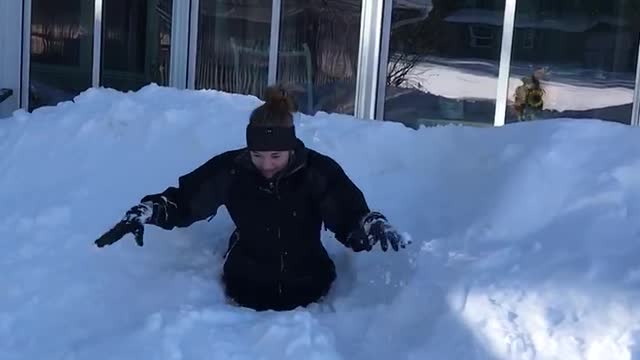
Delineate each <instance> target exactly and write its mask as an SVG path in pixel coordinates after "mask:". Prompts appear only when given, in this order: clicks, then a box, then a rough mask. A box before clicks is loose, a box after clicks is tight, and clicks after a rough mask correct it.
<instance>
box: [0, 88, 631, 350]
mask: <svg viewBox="0 0 640 360" xmlns="http://www.w3.org/2000/svg"><path fill="white" fill-rule="evenodd" d="M258 103H259V102H258V100H257V99H255V98H252V97H245V96H240V95H230V94H223V93H219V92H215V91H180V90H175V89H166V88H159V87H157V86H148V87H145V88H143V89H142V90H141V91H139V92H137V93H130V94H123V93H119V92H115V91H111V90H95V89H93V90H88V91H87V92H85V93H83V94H81V95H80V96H79V97H78V98H77V99H76V103H70V102H68V103H63V104H60V105H59V106H57V107H55V108H54V107H49V108H42V109H39V110H37V111H35V112H34V113H32V114H27V113H24V112H17V113H16V114H15V115H14V116H13V117H11V118H7V119H2V120H1V121H0V189H2V191H1V192H0V204H2V206H1V207H0V274H1V275H0V291H1V293H0V358H1V359H3V360H33V359H50V360H72V359H73V360H80V359H87V360H107V359H171V360H182V359H184V360H187V359H188V360H192V359H193V360H197V359H356V360H357V359H367V360H368V359H563V360H570V359H592V360H602V359H606V360H610V359H638V358H640V142H638V138H639V136H640V129H638V128H632V127H628V126H623V125H619V124H614V123H606V122H599V121H590V120H585V121H572V120H550V121H541V122H527V123H519V124H514V125H508V126H505V127H501V128H471V127H456V126H447V127H436V128H422V129H420V130H418V131H416V130H412V129H408V128H406V127H404V126H403V125H401V124H398V123H394V122H373V121H361V120H355V119H353V118H351V117H348V116H343V115H327V114H317V115H316V116H315V117H307V116H301V117H299V118H298V119H297V122H298V133H299V136H300V137H301V139H302V140H303V141H305V143H306V144H307V145H308V146H310V147H312V148H314V149H316V150H319V151H321V152H324V153H326V154H329V155H331V156H333V157H334V158H335V159H337V160H338V161H339V162H340V163H341V164H342V166H343V167H344V169H345V171H346V172H347V173H348V174H349V175H350V176H351V177H352V179H353V180H354V181H355V182H356V183H357V184H358V185H359V186H360V187H361V189H362V190H363V192H364V193H365V195H366V196H367V198H368V200H369V202H370V205H371V206H372V207H373V208H375V209H379V210H381V211H383V212H384V213H386V214H387V215H388V217H389V218H390V220H391V221H392V222H393V223H394V224H395V225H396V226H397V227H398V228H399V229H400V230H401V231H403V232H407V233H408V234H410V235H411V236H412V238H413V240H414V243H413V244H412V245H411V246H410V247H409V248H407V249H405V251H401V252H398V253H395V252H387V253H383V252H382V251H381V250H379V249H376V250H375V251H373V252H371V253H357V254H355V253H351V252H349V251H348V250H346V249H345V248H344V247H342V246H341V245H339V244H338V243H337V241H335V239H333V238H332V236H331V234H330V233H326V234H325V235H324V241H325V243H326V246H327V248H328V249H329V251H330V254H331V255H332V257H333V258H334V259H335V261H336V263H337V266H338V271H339V279H338V282H337V284H336V287H335V288H334V290H333V292H332V293H331V296H330V299H329V302H328V304H322V305H313V306H311V307H309V308H307V309H297V310H295V311H292V312H285V313H276V312H262V313H256V312H253V311H251V310H248V309H243V308H238V307H233V306H231V305H229V304H227V303H226V302H225V301H224V297H223V292H222V289H221V287H220V285H219V282H218V274H219V271H220V267H221V263H222V262H221V261H222V259H221V255H222V252H223V249H224V248H225V246H226V241H227V238H228V236H229V233H230V232H231V231H232V229H233V225H232V223H231V221H230V219H229V217H228V214H227V213H226V212H225V211H221V212H220V213H219V215H218V216H217V217H215V218H214V219H213V220H212V221H211V222H206V221H203V222H199V223H196V224H194V225H193V226H191V227H190V228H186V229H177V230H173V231H165V230H162V229H159V228H156V227H152V226H148V227H147V229H146V232H145V246H144V247H143V248H140V247H138V246H136V245H135V243H134V241H133V239H132V238H131V237H127V238H125V239H123V240H121V241H120V242H118V243H117V244H115V245H113V246H111V247H108V248H103V249H98V248H96V247H95V246H94V245H93V240H94V239H95V238H96V237H97V236H99V235H100V234H101V233H102V232H103V231H105V230H106V229H108V228H109V227H110V226H111V225H112V224H113V223H114V222H116V221H117V220H119V219H120V217H121V216H122V214H123V213H124V211H126V210H127V209H128V208H129V207H130V206H132V205H134V204H136V203H137V201H138V199H140V197H141V196H143V195H145V194H148V193H150V192H156V191H159V190H163V189H164V188H165V187H166V186H168V185H171V184H175V181H176V179H177V177H178V176H179V175H181V174H183V173H185V172H188V171H190V170H192V169H193V168H194V167H196V166H198V165H200V164H201V163H202V162H204V161H205V160H207V159H208V158H209V157H211V156H213V155H215V154H217V153H219V152H222V151H224V150H227V149H230V148H234V147H239V146H242V145H243V142H244V141H243V139H244V127H245V124H246V121H247V118H248V115H249V112H250V111H251V109H252V108H253V107H254V106H256V105H257V104H258Z"/></svg>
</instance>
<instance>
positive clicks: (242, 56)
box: [196, 0, 272, 96]
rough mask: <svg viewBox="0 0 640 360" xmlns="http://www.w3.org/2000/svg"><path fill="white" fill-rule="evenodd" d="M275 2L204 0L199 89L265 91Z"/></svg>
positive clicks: (244, 91)
mask: <svg viewBox="0 0 640 360" xmlns="http://www.w3.org/2000/svg"><path fill="white" fill-rule="evenodd" d="M271 4H272V3H271V1H264V0H200V15H199V17H198V51H197V56H196V88H197V89H203V88H208V89H217V90H223V91H228V92H234V93H240V94H252V95H257V96H261V95H262V94H263V92H264V89H265V88H266V86H267V77H268V74H269V42H270V40H271V37H270V34H271Z"/></svg>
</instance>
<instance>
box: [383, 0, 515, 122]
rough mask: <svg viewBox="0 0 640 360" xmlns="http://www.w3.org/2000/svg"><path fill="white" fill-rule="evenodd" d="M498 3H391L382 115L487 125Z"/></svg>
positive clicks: (499, 30) (497, 35) (496, 44)
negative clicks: (391, 10)
mask: <svg viewBox="0 0 640 360" xmlns="http://www.w3.org/2000/svg"><path fill="white" fill-rule="evenodd" d="M504 6H505V1H504V0H457V1H448V0H415V1H406V0H394V1H393V12H392V20H391V34H390V42H389V57H388V67H387V77H386V97H385V111H384V118H385V119H386V120H392V121H399V122H403V123H405V124H406V125H407V126H411V127H417V126H420V125H421V124H437V123H441V122H460V123H474V124H485V125H490V124H493V118H494V114H495V103H496V101H495V97H496V92H497V84H498V83H497V81H498V70H499V59H500V46H501V39H502V23H503V18H504Z"/></svg>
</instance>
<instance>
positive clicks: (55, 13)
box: [29, 0, 94, 110]
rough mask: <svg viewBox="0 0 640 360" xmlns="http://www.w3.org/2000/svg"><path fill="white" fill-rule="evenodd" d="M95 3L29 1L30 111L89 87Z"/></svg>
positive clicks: (64, 98)
mask: <svg viewBox="0 0 640 360" xmlns="http://www.w3.org/2000/svg"><path fill="white" fill-rule="evenodd" d="M93 3H94V0H57V1H51V0H32V3H31V62H30V64H29V110H33V109H35V108H37V107H40V106H44V105H56V104H57V103H58V102H61V101H67V100H71V99H73V97H74V96H76V95H77V94H79V93H80V92H82V91H84V90H86V89H87V88H89V87H91V74H92V54H93V9H94V7H93Z"/></svg>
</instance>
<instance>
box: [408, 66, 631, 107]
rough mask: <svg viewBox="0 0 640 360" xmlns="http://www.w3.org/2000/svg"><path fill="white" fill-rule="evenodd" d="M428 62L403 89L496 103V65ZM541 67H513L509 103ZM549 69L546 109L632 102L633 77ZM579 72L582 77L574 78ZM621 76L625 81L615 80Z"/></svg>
mask: <svg viewBox="0 0 640 360" xmlns="http://www.w3.org/2000/svg"><path fill="white" fill-rule="evenodd" d="M431 60H432V61H430V60H429V59H427V60H426V61H424V62H421V63H418V64H416V66H415V67H414V68H413V69H411V71H409V73H408V74H407V83H406V85H405V86H410V87H414V88H417V89H420V90H421V91H424V92H429V93H431V94H434V95H438V96H443V97H446V98H450V99H468V98H471V99H493V100H495V98H496V91H497V86H498V64H497V63H488V62H485V63H482V62H478V61H473V60H469V61H464V60H460V61H454V60H448V61H447V60H444V59H437V58H434V59H431ZM542 67H545V65H541V66H540V67H532V70H530V71H526V68H525V67H524V66H522V65H518V64H514V65H513V67H512V69H511V71H512V73H511V75H510V77H509V90H508V94H509V100H510V101H513V99H514V94H515V91H516V88H517V87H518V86H520V85H522V81H521V78H522V77H523V76H531V75H532V73H533V71H534V70H537V69H538V68H542ZM472 68H475V70H472ZM551 70H552V72H551V73H550V74H548V76H547V77H545V79H543V80H542V82H541V84H542V87H543V88H544V90H545V97H544V108H545V109H550V110H557V111H567V110H576V111H580V110H590V109H600V108H604V107H609V106H617V105H626V104H631V103H633V88H634V76H633V75H634V74H607V73H597V72H591V73H588V72H585V71H581V70H580V69H558V70H555V69H554V68H551ZM581 72H582V73H584V74H582V75H577V76H576V74H578V73H581ZM623 75H624V77H625V79H619V78H618V77H620V76H623ZM602 76H610V77H612V79H610V80H606V79H602V78H601V77H602ZM576 77H577V78H578V79H575V78H576ZM627 78H628V79H627Z"/></svg>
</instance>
